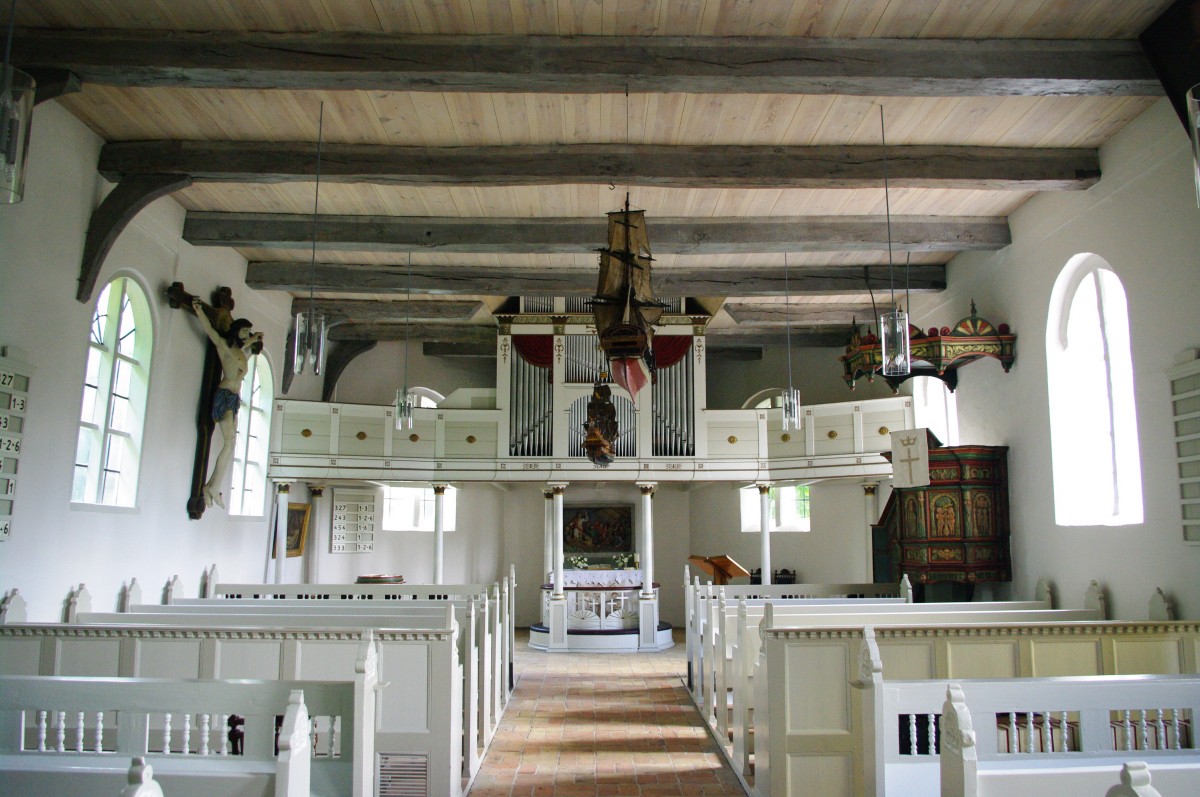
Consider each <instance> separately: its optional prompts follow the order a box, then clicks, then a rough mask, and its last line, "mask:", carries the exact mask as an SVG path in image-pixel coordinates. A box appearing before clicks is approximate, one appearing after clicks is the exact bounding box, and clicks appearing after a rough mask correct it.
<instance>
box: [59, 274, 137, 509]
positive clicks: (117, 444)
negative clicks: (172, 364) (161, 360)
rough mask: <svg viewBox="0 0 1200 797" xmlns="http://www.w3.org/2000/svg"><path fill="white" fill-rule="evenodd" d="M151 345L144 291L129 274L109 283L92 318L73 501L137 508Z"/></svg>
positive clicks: (76, 456)
mask: <svg viewBox="0 0 1200 797" xmlns="http://www.w3.org/2000/svg"><path fill="white" fill-rule="evenodd" d="M153 344H154V334H153V328H152V324H151V320H150V305H149V304H148V303H147V301H146V294H145V293H144V292H143V291H142V289H141V288H140V287H139V286H138V284H137V283H136V282H134V281H133V280H132V279H129V278H128V277H119V278H117V279H115V280H113V281H112V282H110V283H108V285H106V286H105V287H104V290H103V291H102V292H101V293H100V298H99V299H97V300H96V309H95V312H94V313H93V315H92V330H91V336H90V339H89V341H88V358H87V370H86V371H85V373H84V380H83V406H82V408H81V409H80V412H79V438H78V442H77V443H76V447H75V478H74V482H73V484H72V487H71V500H72V501H74V502H78V503H88V504H109V505H112V506H134V505H135V503H136V501H137V477H138V466H139V464H140V461H141V455H142V431H143V425H144V422H145V418H146V395H147V391H148V388H149V383H150V354H151V351H152V349H153Z"/></svg>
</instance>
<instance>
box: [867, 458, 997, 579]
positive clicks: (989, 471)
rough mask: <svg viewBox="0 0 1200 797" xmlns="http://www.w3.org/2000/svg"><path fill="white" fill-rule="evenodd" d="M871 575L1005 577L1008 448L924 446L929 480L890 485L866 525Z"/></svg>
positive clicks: (897, 576)
mask: <svg viewBox="0 0 1200 797" xmlns="http://www.w3.org/2000/svg"><path fill="white" fill-rule="evenodd" d="M871 531H872V548H873V556H874V569H875V573H874V576H875V581H876V582H895V581H898V580H899V579H900V576H901V575H902V574H907V575H908V578H909V580H910V581H912V582H913V584H935V583H939V582H950V583H959V584H977V583H982V582H990V581H1010V580H1011V579H1012V560H1011V557H1010V555H1009V523H1008V447H1007V446H953V447H943V448H931V449H930V451H929V485H928V486H926V487H908V488H902V489H897V490H894V491H892V495H891V497H890V498H889V499H888V502H887V506H886V507H884V510H883V514H882V515H881V516H880V518H879V523H877V524H875V525H874V526H872V527H871Z"/></svg>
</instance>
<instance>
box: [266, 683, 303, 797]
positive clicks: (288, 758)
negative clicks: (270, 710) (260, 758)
mask: <svg viewBox="0 0 1200 797" xmlns="http://www.w3.org/2000/svg"><path fill="white" fill-rule="evenodd" d="M309 726H310V723H309V719H308V708H307V707H306V706H305V705H304V691H303V690H301V689H293V690H292V694H291V696H290V697H288V706H287V710H286V711H285V712H284V715H283V725H282V726H281V727H280V729H279V759H278V760H277V761H276V764H275V797H309V795H310V793H311V790H310V789H309V780H310V777H309V776H310V774H311V773H310V770H311V768H312V737H311V736H310V735H309Z"/></svg>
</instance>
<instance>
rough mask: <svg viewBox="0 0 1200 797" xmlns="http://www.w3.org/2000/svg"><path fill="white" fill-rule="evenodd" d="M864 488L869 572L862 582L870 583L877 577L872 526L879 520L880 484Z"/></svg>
mask: <svg viewBox="0 0 1200 797" xmlns="http://www.w3.org/2000/svg"><path fill="white" fill-rule="evenodd" d="M862 488H863V510H864V511H865V512H866V520H867V570H866V577H865V578H863V579H862V581H864V582H867V583H870V582H871V581H872V580H874V576H875V535H874V534H873V533H872V532H871V526H873V525H875V523H876V522H877V521H878V520H879V503H878V501H879V499H878V494H879V482H867V483H866V484H864V485H863V486H862Z"/></svg>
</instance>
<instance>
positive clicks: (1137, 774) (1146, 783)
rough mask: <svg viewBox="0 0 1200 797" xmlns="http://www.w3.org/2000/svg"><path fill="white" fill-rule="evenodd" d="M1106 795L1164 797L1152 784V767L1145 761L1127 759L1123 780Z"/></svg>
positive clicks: (1123, 766) (1122, 772)
mask: <svg viewBox="0 0 1200 797" xmlns="http://www.w3.org/2000/svg"><path fill="white" fill-rule="evenodd" d="M1105 797H1162V795H1161V794H1160V793H1159V791H1158V789H1156V788H1154V787H1153V786H1151V785H1150V767H1149V766H1147V764H1146V762H1145V761H1127V762H1126V763H1125V764H1124V765H1122V766H1121V782H1120V784H1119V785H1116V786H1113V787H1112V788H1111V789H1109V790H1108V791H1107V792H1105Z"/></svg>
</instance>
